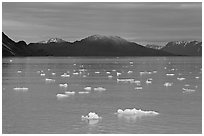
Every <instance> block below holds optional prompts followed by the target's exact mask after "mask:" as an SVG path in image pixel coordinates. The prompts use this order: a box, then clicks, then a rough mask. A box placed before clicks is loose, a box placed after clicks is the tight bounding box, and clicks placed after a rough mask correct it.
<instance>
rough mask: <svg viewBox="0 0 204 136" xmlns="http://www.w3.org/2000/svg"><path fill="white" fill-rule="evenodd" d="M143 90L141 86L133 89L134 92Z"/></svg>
mask: <svg viewBox="0 0 204 136" xmlns="http://www.w3.org/2000/svg"><path fill="white" fill-rule="evenodd" d="M142 89H143V88H142V87H141V86H138V87H135V90H142Z"/></svg>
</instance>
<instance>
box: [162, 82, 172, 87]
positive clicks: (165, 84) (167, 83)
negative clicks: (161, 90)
mask: <svg viewBox="0 0 204 136" xmlns="http://www.w3.org/2000/svg"><path fill="white" fill-rule="evenodd" d="M172 85H173V83H169V82H166V83H164V86H166V87H168V86H172Z"/></svg>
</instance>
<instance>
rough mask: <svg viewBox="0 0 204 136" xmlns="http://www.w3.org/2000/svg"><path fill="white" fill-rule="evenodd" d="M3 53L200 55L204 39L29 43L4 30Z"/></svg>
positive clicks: (91, 38) (100, 38)
mask: <svg viewBox="0 0 204 136" xmlns="http://www.w3.org/2000/svg"><path fill="white" fill-rule="evenodd" d="M2 55H3V57H6V56H201V55H202V42H198V41H191V42H185V43H183V42H169V43H167V45H166V46H164V47H162V48H160V47H156V46H150V45H149V46H146V47H145V46H142V45H139V44H137V43H134V42H129V41H127V40H125V39H123V38H121V37H118V36H102V35H92V36H89V37H87V38H84V39H82V40H80V41H75V42H67V41H65V40H62V39H59V38H51V39H49V40H47V41H41V42H36V43H29V44H26V43H25V42H24V41H19V42H15V41H13V40H11V39H10V38H9V37H8V36H7V35H5V34H4V33H3V32H2Z"/></svg>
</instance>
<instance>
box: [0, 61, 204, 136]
mask: <svg viewBox="0 0 204 136" xmlns="http://www.w3.org/2000/svg"><path fill="white" fill-rule="evenodd" d="M2 61H3V63H2V66H3V68H2V71H3V72H2V75H3V77H2V114H3V115H2V131H3V133H114V134H116V133H202V71H201V67H202V58H201V57H127V58H88V57H87V58H80V57H59V58H56V57H50V58H49V57H43V58H40V57H34V58H31V57H30V58H3V60H2ZM64 73H66V74H64ZM63 75H65V76H64V77H63ZM139 82H140V83H139ZM66 83H67V84H68V86H67V87H66V85H65V86H64V84H66ZM59 84H62V85H61V86H59ZM165 85H166V86H165ZM86 87H89V88H88V89H87V90H86ZM98 87H102V88H103V89H102V90H97V89H96V88H98ZM22 88H24V89H22ZM84 88H85V89H84ZM90 88H91V90H89V89H90ZM94 88H95V90H94ZM67 91H71V92H72V93H71V94H69V95H68V94H67V95H66V94H65V92H67ZM73 92H75V93H73ZM79 92H82V93H79ZM83 92H88V93H83ZM57 94H62V95H63V96H64V97H63V96H61V97H60V95H57ZM128 108H130V109H132V108H136V109H142V110H143V111H155V112H158V113H159V115H156V116H139V117H137V116H131V115H130V116H118V115H117V114H115V113H116V112H117V110H118V109H123V110H125V109H128ZM89 112H95V113H97V114H98V115H99V116H100V117H102V119H100V120H89V121H88V120H82V119H81V116H82V115H87V114H88V113H89Z"/></svg>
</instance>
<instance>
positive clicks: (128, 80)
mask: <svg viewBox="0 0 204 136" xmlns="http://www.w3.org/2000/svg"><path fill="white" fill-rule="evenodd" d="M134 80H135V79H132V78H123V79H119V78H117V82H125V83H128V82H131V83H134Z"/></svg>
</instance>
